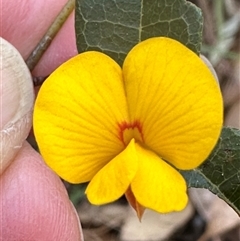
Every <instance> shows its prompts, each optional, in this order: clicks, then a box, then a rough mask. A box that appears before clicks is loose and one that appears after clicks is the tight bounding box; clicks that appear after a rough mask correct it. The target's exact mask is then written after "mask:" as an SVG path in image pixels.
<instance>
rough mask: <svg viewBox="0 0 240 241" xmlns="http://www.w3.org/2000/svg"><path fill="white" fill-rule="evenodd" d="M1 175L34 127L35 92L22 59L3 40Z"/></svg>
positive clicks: (0, 52)
mask: <svg viewBox="0 0 240 241" xmlns="http://www.w3.org/2000/svg"><path fill="white" fill-rule="evenodd" d="M0 58H1V66H0V75H1V78H0V137H1V139H0V144H1V149H0V158H1V160H0V174H1V173H2V172H3V171H4V170H5V169H6V168H7V166H8V165H9V164H10V163H11V161H12V160H13V158H14V156H15V155H16V154H17V152H18V150H19V149H20V147H21V146H22V144H23V141H24V140H25V139H26V137H27V135H28V133H29V131H30V128H31V126H32V108H33V102H34V90H33V84H32V78H31V74H30V72H29V70H28V67H27V65H26V64H25V62H24V60H23V58H22V56H21V55H20V54H19V52H18V51H17V49H15V48H14V47H13V46H12V45H11V44H10V43H8V42H7V41H6V40H4V39H2V38H0Z"/></svg>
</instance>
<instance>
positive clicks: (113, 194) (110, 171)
mask: <svg viewBox="0 0 240 241" xmlns="http://www.w3.org/2000/svg"><path fill="white" fill-rule="evenodd" d="M137 169H138V156H137V155H136V149H135V141H134V139H132V140H131V142H130V143H129V144H128V146H127V147H126V149H125V150H124V151H122V152H121V153H120V154H119V155H118V156H116V157H115V158H114V159H113V160H111V161H110V162H109V163H108V164H107V165H106V166H104V167H103V168H102V169H101V170H100V171H99V172H98V173H97V174H96V175H95V176H94V177H93V179H92V180H91V182H90V183H89V185H88V187H87V189H86V194H87V197H88V200H89V201H90V202H91V203H92V204H96V205H101V204H106V203H109V202H113V201H115V200H117V199H118V198H120V197H121V196H122V195H123V194H124V193H125V192H126V191H127V189H128V187H129V185H130V183H131V181H132V179H133V178H134V176H135V175H136V172H137Z"/></svg>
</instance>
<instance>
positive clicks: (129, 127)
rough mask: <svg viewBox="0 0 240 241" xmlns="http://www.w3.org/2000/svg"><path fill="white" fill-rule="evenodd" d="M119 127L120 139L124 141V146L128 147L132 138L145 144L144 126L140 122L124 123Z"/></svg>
mask: <svg viewBox="0 0 240 241" xmlns="http://www.w3.org/2000/svg"><path fill="white" fill-rule="evenodd" d="M118 126H119V139H120V140H121V141H122V143H123V144H124V146H127V145H128V143H129V142H130V141H131V139H132V138H134V139H135V140H136V141H138V142H144V138H143V132H142V125H141V123H140V122H139V121H134V122H132V123H128V122H126V121H124V122H122V123H120V124H118Z"/></svg>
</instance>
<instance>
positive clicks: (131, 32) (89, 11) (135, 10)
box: [75, 0, 203, 64]
mask: <svg viewBox="0 0 240 241" xmlns="http://www.w3.org/2000/svg"><path fill="white" fill-rule="evenodd" d="M75 11H76V13H75V16H76V19H75V20H76V21H75V29H76V37H77V47H78V51H79V52H84V51H87V50H98V51H102V52H104V53H106V54H107V55H109V56H111V57H112V58H113V59H115V60H116V61H117V62H118V63H119V64H122V63H123V60H124V58H125V56H126V54H127V53H128V52H129V50H130V49H131V48H132V47H133V46H134V45H136V44H137V43H138V42H140V41H142V40H145V39H148V38H150V37H155V36H167V37H170V38H173V39H176V40H178V41H180V42H181V43H183V44H185V45H186V46H187V47H189V48H190V49H191V50H193V51H194V52H196V53H197V54H199V52H200V48H201V40H202V25H203V18H202V13H201V10H200V9H199V8H197V7H196V6H195V5H193V4H192V3H190V2H187V1H186V0H177V1H176V0H141V1H140V0H131V1H129V0H121V1H120V0H118V1H117V0H76V10H75Z"/></svg>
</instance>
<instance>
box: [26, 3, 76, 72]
mask: <svg viewBox="0 0 240 241" xmlns="http://www.w3.org/2000/svg"><path fill="white" fill-rule="evenodd" d="M74 7H75V0H68V2H67V3H66V4H65V6H64V7H63V8H62V10H61V12H60V13H59V14H58V16H57V17H56V19H55V20H54V22H53V23H52V24H51V26H50V27H49V29H48V30H47V32H46V33H45V35H44V36H43V37H42V39H41V40H40V42H39V43H38V44H37V46H36V47H35V48H34V50H33V51H32V53H31V54H30V56H29V57H28V58H27V60H26V64H27V66H28V68H29V70H30V71H32V70H33V69H34V67H35V66H36V65H37V63H38V62H39V60H40V59H41V57H42V55H43V54H44V52H45V51H46V50H47V48H48V47H49V45H50V44H51V42H52V40H53V39H54V37H55V36H56V34H57V33H58V31H59V30H60V29H61V27H62V25H63V24H64V23H65V21H66V20H67V18H68V17H69V15H70V14H71V12H72V11H73V9H74Z"/></svg>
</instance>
